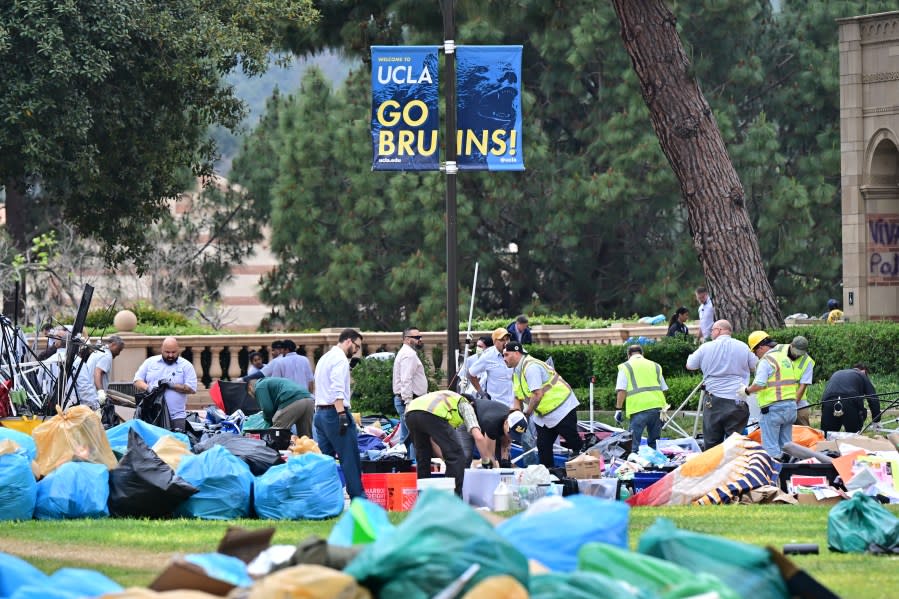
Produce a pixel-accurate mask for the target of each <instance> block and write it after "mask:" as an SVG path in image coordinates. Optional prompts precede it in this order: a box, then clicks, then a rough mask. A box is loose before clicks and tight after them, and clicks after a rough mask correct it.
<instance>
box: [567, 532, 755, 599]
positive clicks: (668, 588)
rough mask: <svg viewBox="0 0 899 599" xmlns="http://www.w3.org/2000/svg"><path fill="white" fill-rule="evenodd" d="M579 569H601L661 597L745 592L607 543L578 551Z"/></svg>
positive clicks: (729, 598) (729, 597)
mask: <svg viewBox="0 0 899 599" xmlns="http://www.w3.org/2000/svg"><path fill="white" fill-rule="evenodd" d="M578 570H585V571H587V572H599V573H600V574H604V575H606V576H608V577H610V578H614V579H616V580H618V581H623V582H626V583H628V584H632V585H634V586H635V587H638V588H641V589H645V590H649V591H652V592H654V593H656V594H657V595H658V596H659V597H660V598H661V599H685V598H686V597H693V596H695V595H702V594H703V593H708V592H710V591H714V592H716V593H718V597H719V599H740V597H741V595H740V594H739V593H737V592H736V591H734V590H732V589H731V588H730V587H728V586H727V585H726V584H725V583H724V582H722V581H721V579H720V578H718V577H716V576H714V575H712V574H707V573H705V572H693V571H691V570H688V569H686V568H683V567H681V566H678V565H677V564H673V563H671V562H668V561H665V560H663V559H659V558H657V557H650V556H648V555H642V554H639V553H635V552H633V551H627V550H625V549H619V548H617V547H612V546H611V545H606V544H605V543H586V544H585V545H584V546H583V547H581V550H580V551H579V552H578Z"/></svg>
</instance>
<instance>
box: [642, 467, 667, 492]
mask: <svg viewBox="0 0 899 599" xmlns="http://www.w3.org/2000/svg"><path fill="white" fill-rule="evenodd" d="M666 474H668V473H667V472H637V473H635V474H634V493H639V492H640V491H642V490H643V489H645V488H646V487H649V486H652V485H653V484H654V483H655V482H656V481H658V480H659V479H661V478H664V477H665V475H666Z"/></svg>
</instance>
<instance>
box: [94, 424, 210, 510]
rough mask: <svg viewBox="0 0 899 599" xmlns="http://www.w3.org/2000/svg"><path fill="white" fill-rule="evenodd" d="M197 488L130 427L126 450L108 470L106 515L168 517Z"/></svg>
mask: <svg viewBox="0 0 899 599" xmlns="http://www.w3.org/2000/svg"><path fill="white" fill-rule="evenodd" d="M198 491H199V489H197V488H196V487H194V486H193V485H191V484H190V483H188V482H187V481H185V480H184V479H182V478H181V477H179V476H177V475H176V474H175V471H174V470H172V468H171V466H169V465H168V464H166V463H165V462H163V461H162V458H160V457H159V456H158V455H156V452H155V451H153V450H152V449H150V447H149V446H148V445H147V444H146V442H145V441H144V440H143V439H142V438H141V436H140V434H138V432H137V431H136V430H134V429H133V428H132V429H131V430H130V431H128V451H127V453H125V456H124V457H123V458H122V459H121V461H119V465H118V466H116V467H115V468H113V469H112V470H110V471H109V514H110V515H111V516H121V517H131V518H144V517H146V518H167V517H170V516H171V515H172V513H173V512H174V511H175V508H176V507H178V506H179V505H180V504H181V502H182V501H184V500H185V499H187V498H188V497H190V496H191V495H193V494H194V493H196V492H198Z"/></svg>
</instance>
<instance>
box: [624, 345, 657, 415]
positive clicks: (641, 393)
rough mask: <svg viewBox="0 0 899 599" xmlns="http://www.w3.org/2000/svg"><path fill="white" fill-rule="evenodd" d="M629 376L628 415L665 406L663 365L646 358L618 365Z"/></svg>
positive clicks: (627, 390)
mask: <svg viewBox="0 0 899 599" xmlns="http://www.w3.org/2000/svg"><path fill="white" fill-rule="evenodd" d="M618 370H620V371H621V372H623V373H624V375H625V377H626V378H627V389H626V392H627V404H626V408H627V417H628V418H630V417H631V415H632V414H636V413H638V412H645V411H646V410H651V409H653V408H663V407H665V394H664V393H663V392H662V367H661V366H659V365H658V364H656V363H655V362H653V361H652V360H647V359H646V358H638V359H636V360H628V361H627V362H624V363H622V364H619V365H618Z"/></svg>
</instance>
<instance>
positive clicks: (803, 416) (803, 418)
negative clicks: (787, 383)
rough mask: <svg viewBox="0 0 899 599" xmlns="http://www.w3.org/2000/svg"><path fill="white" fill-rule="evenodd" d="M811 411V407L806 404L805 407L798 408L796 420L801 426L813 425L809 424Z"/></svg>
mask: <svg viewBox="0 0 899 599" xmlns="http://www.w3.org/2000/svg"><path fill="white" fill-rule="evenodd" d="M809 412H811V408H810V407H809V406H805V407H804V408H799V409H798V410H796V422H795V424H798V425H800V426H811V424H809V419H808V417H809Z"/></svg>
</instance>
